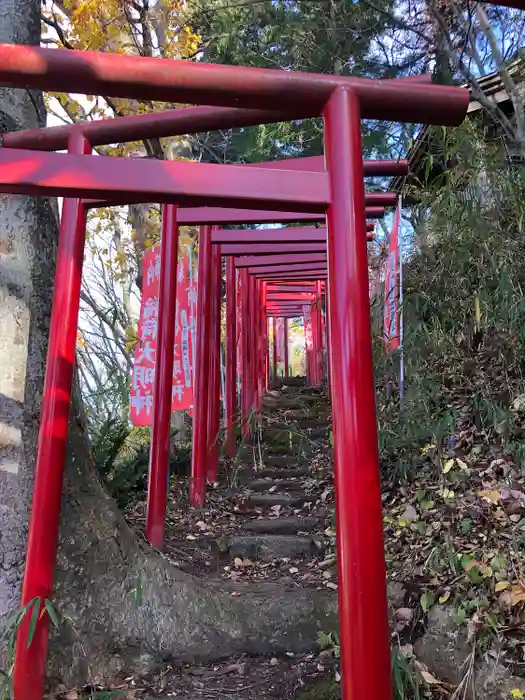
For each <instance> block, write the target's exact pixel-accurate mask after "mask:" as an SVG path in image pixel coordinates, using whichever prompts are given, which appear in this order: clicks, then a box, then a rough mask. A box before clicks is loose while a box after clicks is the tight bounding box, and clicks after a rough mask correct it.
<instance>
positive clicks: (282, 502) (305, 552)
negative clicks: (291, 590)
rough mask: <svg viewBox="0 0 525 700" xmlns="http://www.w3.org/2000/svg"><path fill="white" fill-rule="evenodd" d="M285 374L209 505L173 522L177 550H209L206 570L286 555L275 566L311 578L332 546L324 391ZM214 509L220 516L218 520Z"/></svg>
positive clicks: (267, 398) (285, 572) (227, 465)
mask: <svg viewBox="0 0 525 700" xmlns="http://www.w3.org/2000/svg"><path fill="white" fill-rule="evenodd" d="M285 381H286V380H283V381H281V382H280V386H279V387H278V388H277V387H275V386H274V388H273V389H272V390H271V391H269V392H268V394H266V395H265V397H264V399H263V413H262V415H261V417H260V420H259V425H258V428H257V430H256V434H255V435H254V437H253V439H252V440H251V441H250V443H245V444H244V445H242V446H241V447H240V448H239V450H238V454H237V457H236V459H235V460H234V461H233V463H232V462H230V461H227V462H225V463H224V465H223V467H224V468H223V472H224V476H223V478H222V480H221V483H220V485H219V486H218V487H217V488H216V489H214V490H210V492H209V498H208V503H207V506H206V507H205V509H204V510H203V511H202V512H201V513H196V514H193V515H192V514H191V513H190V512H189V511H188V512H187V518H186V520H185V521H184V524H183V527H181V528H176V531H177V530H179V533H180V534H179V533H177V532H175V533H174V534H175V535H176V541H175V542H174V543H173V544H174V546H175V548H176V550H177V551H179V552H180V551H181V549H183V550H184V549H187V550H188V552H190V551H192V552H193V560H194V563H195V550H196V549H200V550H201V552H203V553H205V556H206V557H208V561H207V562H205V565H206V566H207V567H208V571H210V572H211V571H215V572H217V573H218V574H219V575H221V576H223V577H224V574H223V573H222V572H224V571H225V570H226V572H227V573H226V575H229V574H228V571H227V570H228V565H231V564H232V562H237V563H238V562H239V561H243V562H248V566H250V567H251V566H253V567H254V571H255V570H257V568H258V567H259V566H263V567H264V565H266V564H268V562H281V563H282V564H283V566H282V567H280V566H276V569H279V568H282V570H283V575H284V576H285V577H288V575H289V570H291V569H298V570H299V571H300V573H304V574H305V577H304V582H306V583H308V581H307V580H306V578H308V577H306V574H308V573H309V571H311V570H312V568H313V567H315V565H316V564H318V563H320V562H321V561H323V558H324V556H325V553H326V552H327V550H328V549H329V548H330V547H331V546H332V545H333V536H332V533H331V532H330V527H331V523H332V519H333V511H334V506H333V488H332V473H331V465H330V457H331V455H330V449H331V448H330V441H329V434H330V430H331V421H330V414H329V405H328V402H327V398H326V394H325V393H323V392H322V391H321V390H316V389H312V388H311V387H308V388H307V387H304V386H301V385H300V382H298V381H297V380H294V382H293V384H294V386H293V387H291V386H288V384H287V383H285ZM298 384H299V385H298ZM208 505H209V507H208ZM214 506H217V510H214ZM216 513H219V516H220V517H217V524H216V527H214V526H213V521H214V517H215V515H216ZM191 518H193V521H192V520H191ZM195 518H197V522H195ZM221 524H222V526H221ZM195 525H197V527H195ZM199 528H200V530H199ZM184 533H186V534H184ZM327 533H328V534H327ZM181 535H182V536H181ZM185 538H186V539H185ZM203 556H204V555H203ZM289 562H291V563H292V566H291V567H289V566H287V564H288V563H289ZM197 563H198V562H197ZM189 570H192V567H190V569H189ZM302 570H304V572H303V571H302ZM273 573H274V574H275V576H273V574H272V576H273V577H274V578H279V576H278V575H277V572H273ZM318 583H319V581H318V580H317V579H315V584H316V585H317V584H318ZM321 583H322V581H321Z"/></svg>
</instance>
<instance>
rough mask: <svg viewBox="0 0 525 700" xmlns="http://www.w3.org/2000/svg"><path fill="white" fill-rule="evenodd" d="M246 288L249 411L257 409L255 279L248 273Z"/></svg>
mask: <svg viewBox="0 0 525 700" xmlns="http://www.w3.org/2000/svg"><path fill="white" fill-rule="evenodd" d="M248 288H249V310H250V311H249V318H248V321H249V323H248V327H249V339H250V342H249V354H248V357H249V361H250V364H249V373H248V377H249V382H250V384H249V390H248V396H249V402H250V411H255V410H257V360H258V353H257V305H258V299H257V280H256V279H255V277H254V276H253V275H248Z"/></svg>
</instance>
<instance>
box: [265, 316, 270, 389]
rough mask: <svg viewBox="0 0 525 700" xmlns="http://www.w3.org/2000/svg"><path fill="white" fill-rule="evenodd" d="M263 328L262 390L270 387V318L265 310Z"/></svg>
mask: <svg viewBox="0 0 525 700" xmlns="http://www.w3.org/2000/svg"><path fill="white" fill-rule="evenodd" d="M264 323H265V329H264V390H265V391H268V389H269V387H270V319H269V318H268V316H266V312H265V321H264Z"/></svg>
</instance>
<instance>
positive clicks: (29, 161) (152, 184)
mask: <svg viewBox="0 0 525 700" xmlns="http://www.w3.org/2000/svg"><path fill="white" fill-rule="evenodd" d="M279 173H283V175H282V177H280V176H279ZM281 180H282V181H281ZM327 184H328V183H327V181H326V175H325V174H319V173H311V172H310V173H305V172H303V171H295V172H291V171H271V172H270V171H268V170H265V169H264V168H255V169H253V168H247V167H246V168H237V167H235V166H231V165H210V164H207V163H188V162H180V161H153V160H143V159H140V160H139V159H134V158H110V157H104V156H91V155H72V154H64V153H48V152H42V151H26V150H18V149H1V150H0V192H5V193H8V194H26V195H42V196H64V197H103V196H105V195H107V193H108V192H112V193H114V194H116V195H118V196H120V195H125V194H127V193H132V194H138V193H141V194H142V193H146V197H145V198H144V199H143V200H142V201H149V202H162V203H165V202H167V203H174V204H176V203H186V204H203V203H204V202H212V203H214V204H220V203H222V204H225V205H227V206H235V207H246V208H250V207H257V206H259V207H260V206H269V207H271V208H272V209H278V210H279V209H282V210H284V211H296V210H297V209H298V208H299V209H301V210H303V211H305V212H312V213H324V211H325V210H326V207H327V206H328V187H327Z"/></svg>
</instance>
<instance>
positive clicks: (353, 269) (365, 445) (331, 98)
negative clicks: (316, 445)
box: [0, 45, 468, 700]
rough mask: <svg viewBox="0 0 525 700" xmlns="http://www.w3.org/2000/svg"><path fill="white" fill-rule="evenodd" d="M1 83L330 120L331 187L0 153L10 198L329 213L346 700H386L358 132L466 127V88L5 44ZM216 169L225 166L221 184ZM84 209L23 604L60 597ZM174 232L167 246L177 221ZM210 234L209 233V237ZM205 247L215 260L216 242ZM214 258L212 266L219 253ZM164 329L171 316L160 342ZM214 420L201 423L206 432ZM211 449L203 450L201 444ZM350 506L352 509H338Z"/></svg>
mask: <svg viewBox="0 0 525 700" xmlns="http://www.w3.org/2000/svg"><path fill="white" fill-rule="evenodd" d="M0 84H1V85H3V86H12V87H25V88H30V89H43V90H45V89H48V90H59V91H69V92H78V91H79V89H80V90H81V91H83V92H86V93H89V94H104V95H107V96H114V97H132V98H138V99H142V100H144V99H150V100H159V101H171V102H178V103H180V102H191V103H201V104H202V103H205V104H209V105H217V106H225V107H246V108H248V109H265V108H267V106H268V105H272V106H275V117H276V120H277V119H279V120H285V119H290V118H300V117H305V118H306V117H311V116H317V115H320V114H323V116H324V120H325V157H326V163H327V171H328V175H327V176H324V175H323V174H322V173H304V172H294V171H290V170H279V169H278V170H277V171H274V172H272V173H271V177H267V176H265V175H264V173H265V172H266V173H267V172H268V171H264V169H263V168H252V167H249V166H243V170H242V175H241V174H240V172H239V170H237V173H236V172H235V171H234V170H231V168H236V167H237V166H222V165H221V166H210V165H203V164H197V165H196V164H191V163H184V164H181V163H165V162H155V163H152V162H148V161H141V162H134V161H133V160H126V162H125V164H124V163H122V166H123V167H121V165H120V164H119V163H118V161H119V159H111V158H98V157H97V158H95V157H93V156H89V155H80V154H82V153H83V152H85V150H86V143H85V141H84V138H83V137H81V138H80V139H79V138H74V137H73V138H72V139H71V141H70V150H71V151H72V152H74V153H75V154H76V155H74V154H73V153H71V154H69V155H59V154H54V153H42V152H40V153H37V152H36V151H24V150H18V149H13V150H6V149H4V150H3V151H1V152H0V191H3V192H7V193H10V192H11V193H27V194H33V195H49V194H56V195H61V196H69V197H76V198H79V197H85V198H89V199H97V198H99V199H100V200H101V201H103V200H104V199H106V200H107V196H108V192H109V193H110V198H111V197H113V198H114V200H113V201H116V200H117V199H118V198H124V200H123V201H152V200H153V201H159V202H165V203H166V204H169V205H170V206H172V205H174V204H179V205H180V204H187V205H190V206H199V205H214V206H217V205H218V206H221V205H225V206H227V207H245V208H253V207H262V208H264V207H267V208H273V209H281V210H283V211H291V212H297V211H302V212H307V213H308V214H314V215H319V216H320V217H322V216H323V215H324V213H325V212H326V213H327V216H328V260H329V277H330V279H329V285H328V291H329V314H330V316H331V319H332V324H331V341H332V355H333V358H334V359H335V362H333V364H332V371H333V387H332V388H333V399H332V405H333V419H334V469H335V482H336V493H337V496H336V498H337V523H338V566H339V577H340V579H339V580H340V586H339V606H340V608H339V612H340V619H341V635H340V639H341V667H342V671H343V673H342V690H343V697H344V698H350V697H359V698H361V697H363V698H364V697H373V698H382V699H383V698H384V699H385V700H388V698H390V697H391V682H390V664H389V634H388V623H387V614H386V612H387V611H386V592H385V570H384V555H383V543H382V517H381V499H380V490H379V479H378V464H377V447H376V444H377V439H376V438H377V435H376V423H375V409H374V393H373V385H372V360H371V340H370V331H369V318H368V281H367V275H368V270H367V259H366V224H365V195H364V188H363V177H364V171H363V161H362V151H361V129H360V120H361V118H369V119H389V120H398V121H413V122H423V123H429V124H443V125H449V124H451V125H454V124H458V123H460V122H461V121H462V119H463V118H464V115H465V113H466V108H467V104H468V94H467V91H464V90H461V89H458V88H453V87H445V86H438V85H425V86H422V85H421V84H420V83H419V84H418V83H416V82H411V81H381V82H377V81H371V80H367V79H359V78H346V77H341V76H319V75H315V74H294V73H291V72H288V71H276V70H262V69H245V68H238V67H232V66H211V65H206V64H204V63H195V64H190V63H184V62H180V61H165V60H162V59H149V58H139V57H130V56H114V55H112V54H94V53H87V52H86V53H82V52H76V51H61V50H49V49H41V48H34V47H20V46H6V45H3V46H0ZM209 128H212V127H211V126H210V127H209ZM190 131H191V129H188V132H190ZM96 161H98V163H97V162H96ZM102 161H104V163H102ZM139 166H140V167H139ZM180 166H184V167H180ZM214 167H219V168H221V169H222V171H221V173H219V172H217V171H215V170H213V168H214ZM197 168H198V169H197ZM146 190H147V191H146ZM137 198H141V199H139V200H137ZM79 204H80V203H79V201H78V199H76V200H70V201H69V202H68V201H66V202H65V203H64V214H63V220H62V223H61V236H60V241H59V251H58V261H57V278H56V282H57V283H56V288H55V300H54V305H53V313H52V320H51V331H50V344H49V354H48V365H47V369H46V385H45V392H44V398H43V405H42V422H41V428H40V436H39V452H38V457H37V467H36V475H35V486H34V494H33V509H32V515H31V523H30V534H29V542H28V556H27V564H26V574H25V578H24V586H23V595H22V602H23V603H24V602H25V603H27V602H28V601H29V600H32V599H33V598H35V597H36V596H40V598H41V600H42V601H45V600H46V599H47V598H49V596H50V595H51V590H52V582H53V568H54V559H55V555H56V541H57V528H58V513H59V506H60V490H61V480H62V468H63V462H64V451H65V444H66V440H67V415H68V408H69V402H70V394H71V378H72V369H73V363H74V355H75V339H76V332H75V331H76V321H77V314H78V297H79V292H80V272H81V267H82V250H83V243H84V240H83V237H84V231H83V223H84V222H83V211H84V209H83V207H81V206H79ZM181 213H182V212H181ZM200 215H201V216H202V215H203V214H202V212H201V214H200ZM213 223H217V219H215V220H214V222H213ZM207 228H208V227H204V228H203V231H205V230H206V229H207ZM165 231H166V235H167V239H169V238H170V234H169V233H168V232H169V231H170V229H169V227H168V226H167V225H166V228H165ZM209 233H210V232H209V231H208V235H205V237H204V238H205V239H207V240H208V241H210V239H211V236H210V235H209ZM174 238H175V234H174V232H172V233H171V239H172V240H171V245H170V246H166V245H165V246H163V254H162V257H163V259H164V260H163V263H162V265H161V268H162V271H161V284H160V287H161V294H162V296H164V295H168V294H169V293H170V283H169V281H168V279H167V278H168V277H169V275H168V274H167V273H168V271H170V270H173V267H171V266H170V263H171V262H172V261H171V260H170V256H169V255H168V253H167V252H166V250H167V249H169V248H172V247H174V246H173V239H174ZM165 242H166V241H165ZM204 243H205V245H204V248H206V246H207V245H208V244H207V243H206V240H204ZM208 247H209V249H210V250H209V253H210V255H211V245H208ZM175 248H176V246H175ZM247 269H248V270H249V269H250V268H247ZM270 269H271V268H266V273H268V271H269V270H270ZM266 273H265V274H266ZM314 274H315V273H314ZM251 277H252V278H253V276H251ZM253 279H254V278H253ZM201 281H202V280H201ZM201 290H202V287H201ZM202 296H204V293H203V294H202ZM165 315H166V316H167V315H168V314H167V312H166V314H165ZM162 324H163V314H161V315H160V318H159V329H158V333H159V336H161V335H162ZM170 351H171V348H170ZM171 354H172V353H171ZM197 381H198V377H197ZM197 389H198V386H197ZM196 418H197V416H196ZM203 418H204V416H199V419H200V421H201V423H202V422H204V421H203ZM197 428H198V425H197ZM204 445H205V441H204V442H203V443H202V445H201V447H204ZM350 500H351V501H352V508H347V507H343V503H345V502H346V503H348V502H350ZM46 519H47V520H46ZM41 526H43V527H42V529H43V530H44V532H42V531H40V530H39V528H41ZM365 601H371V604H369V605H367V604H366V603H365ZM28 622H29V621H28V620H27V621H25V622H24V624H23V625H22V627H21V629H20V632H19V638H18V644H17V655H16V664H15V678H14V682H15V693H16V697H17V700H35V699H37V698H40V696H41V688H42V680H43V673H44V663H45V654H46V642H47V625H48V621H47V615H46V613H45V612H44V613H43V615H42V618H41V620H39V622H38V624H37V629H36V631H35V635H34V638H33V642H32V644H31V645H30V647H29V648H28V645H27V634H28Z"/></svg>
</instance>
